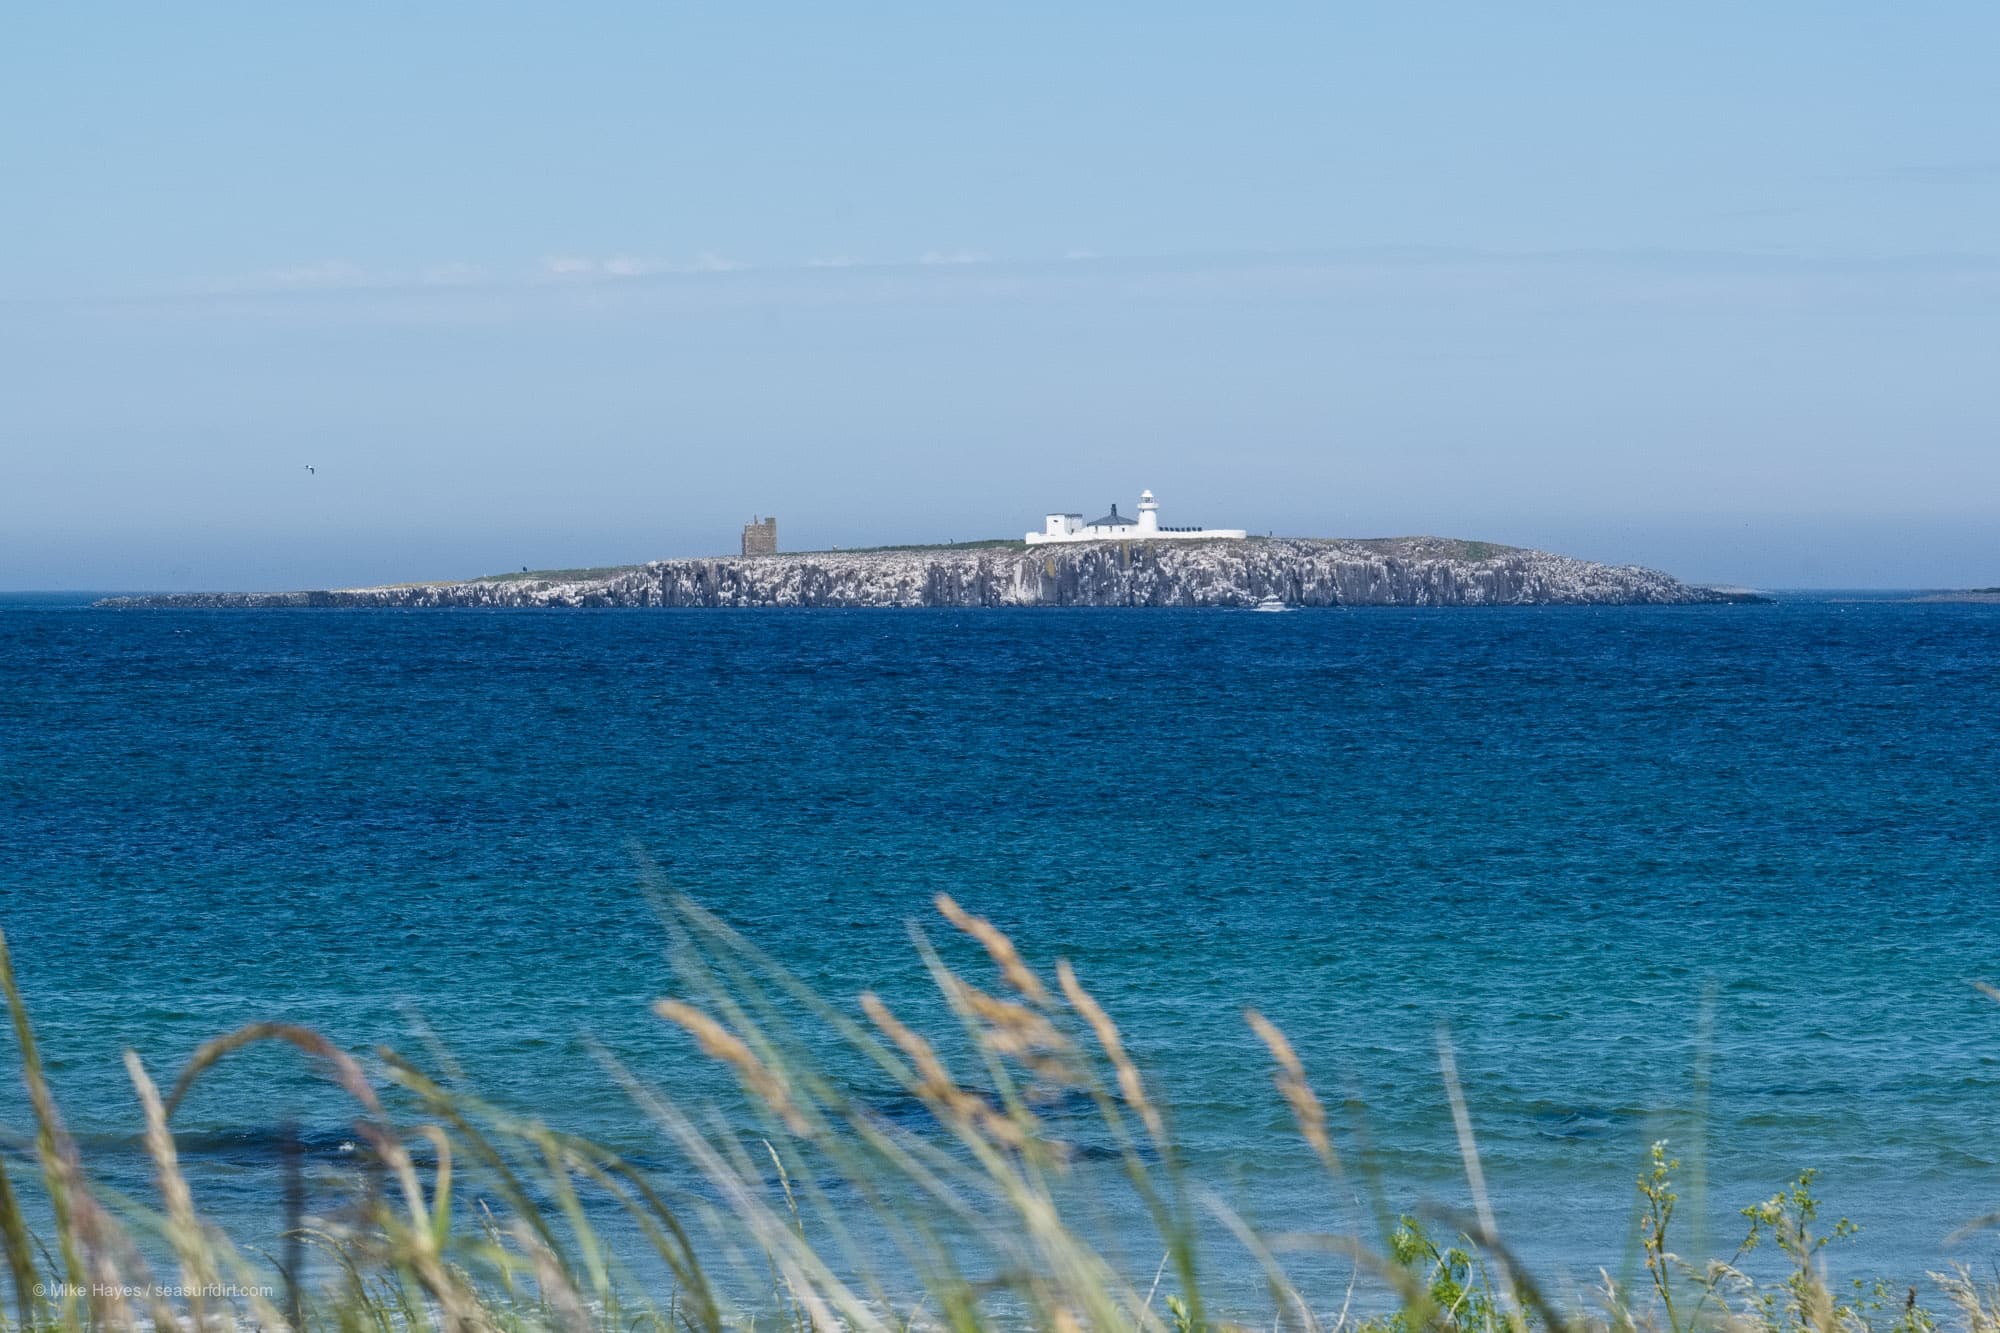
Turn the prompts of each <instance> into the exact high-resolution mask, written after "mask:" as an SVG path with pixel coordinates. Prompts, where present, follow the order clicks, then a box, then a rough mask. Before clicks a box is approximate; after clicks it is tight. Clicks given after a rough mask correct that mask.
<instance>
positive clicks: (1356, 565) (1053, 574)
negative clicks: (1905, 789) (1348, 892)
mask: <svg viewBox="0 0 2000 1333" xmlns="http://www.w3.org/2000/svg"><path fill="white" fill-rule="evenodd" d="M1266 598H1276V599H1278V600H1279V601H1281V602H1283V603H1285V604H1286V605H1288V606H1299V607H1345V606H1409V607H1434V606H1438V607H1441V606H1550V605H1565V606H1625V605H1644V606H1681V605H1697V604H1726V603H1740V602H1756V601H1761V600H1763V599H1762V598H1760V597H1758V596H1757V595H1756V594H1754V593H1748V592H1744V591H1742V590H1737V589H1719V588H1707V587H1700V586H1697V585H1693V584H1688V583H1683V582H1681V581H1680V580H1678V579H1675V578H1673V577H1671V576H1670V575H1667V574H1662V573H1660V572H1659V571H1657V570H1651V569H1642V568H1639V567H1637V566H1634V565H1604V564H1598V563H1596V562H1594V561H1590V560H1579V559H1576V558H1574V557H1572V556H1564V555H1553V554H1550V553H1549V552H1546V551H1534V550H1528V549H1524V548H1521V547H1515V546H1499V545H1495V544H1493V543H1490V542H1476V541H1459V540H1454V539H1450V538H1443V537H1393V538H1372V539H1361V538H1340V539H1333V538H1293V537H1270V538H1265V537H1253V538H1249V539H1247V540H1216V541H1187V540H1175V541H1146V540H1114V541H1084V542H1074V543H1065V544H1062V545H1055V546H1035V547H1032V548H1031V547H1030V546H1029V545H1028V544H1027V543H1026V542H1022V541H1012V542H1008V541H993V542H977V543H960V544H955V545H951V546H913V547H884V548H879V549H872V550H859V551H804V552H797V553H788V554H783V555H778V554H769V555H747V556H731V557H719V558H712V559H687V560H655V561H651V562H648V563H646V564H638V565H620V566H614V567H610V568H602V569H577V570H547V571H541V572H538V573H531V572H527V571H523V572H522V573H519V574H502V575H492V576H488V577H485V578H476V579H468V580H464V581H461V582H442V583H401V584H392V585H385V586H382V587H374V588H341V589H333V590H327V591H315V592H273V593H160V594H154V595H148V596H138V597H114V598H107V599H105V600H104V601H103V602H101V603H100V605H105V606H114V607H222V608H228V607H240V608H265V607H348V608H366V607H473V608H479V607H484V608H539V607H550V608H563V607H1051V606H1085V607H1091V606H1102V607H1109V606H1131V607H1139V606H1177V607H1252V606H1256V605H1257V604H1258V603H1259V602H1261V601H1263V600H1264V599H1266Z"/></svg>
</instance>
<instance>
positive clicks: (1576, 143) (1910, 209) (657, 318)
mask: <svg viewBox="0 0 2000 1333" xmlns="http://www.w3.org/2000/svg"><path fill="white" fill-rule="evenodd" d="M586 19H587V21H586ZM14 26H15V28H16V29H18V31H17V33H16V34H15V37H16V40H13V41H11V42H10V43H9V45H8V47H7V48H6V49H5V50H4V51H0V74H4V76H5V77H4V79H0V86H4V89H5V91H0V98H4V99H7V103H8V105H7V109H8V110H10V111H12V113H13V114H11V115H9V116H8V117H6V125H7V127H6V128H5V129H3V130H0V151H3V152H4V158H0V160H4V163H5V165H6V167H7V170H8V174H9V178H10V181H11V182H12V183H13V184H14V186H15V188H16V190H17V192H18V197H20V198H21V199H23V200H27V201H32V206H31V207H27V208H24V209H22V210H19V216H18V217H17V218H16V219H15V226H14V227H13V228H12V229H11V230H12V232H13V233H14V234H13V235H12V237H11V238H10V239H11V242H12V243H11V245H10V246H9V247H7V249H6V250H5V252H4V253H0V353H4V355H5V356H6V358H7V362H8V365H9V368H10V372H11V373H10V375H9V380H10V384H9V391H8V393H7V395H6V396H5V398H4V400H0V401H4V404H5V405H4V407H0V439H4V441H5V446H4V449H0V588H5V589H18V590H28V589H73V588H106V589H112V588H115V589H140V588H143V589H149V590H163V591H171V590H186V589H243V590H265V589H279V588H298V587H328V586H343V585H358V584H370V583H381V582H391V581H414V580H426V579H438V578H453V577H468V576H474V575H479V574H487V573H496V572H500V571H504V570H509V569H519V568H520V567H522V566H523V565H527V566H531V567H535V568H547V567H576V566H585V565H596V564H613V563H627V562H636V561H642V560H647V559H656V558H669V557H676V556H690V555H716V554H727V553H730V552H732V551H734V549H735V546H736V540H737V531H738V528H739V527H740V525H741V524H742V523H743V522H744V521H746V520H747V519H749V518H750V517H751V515H752V514H776V515H777V516H778V518H779V521H780V530H779V531H780V541H781V545H782V547H783V548H785V549H793V550H797V549H807V548H822V549H823V548H827V547H832V546H844V547H851V546H871V545H885V544H900V543H918V542H935V541H945V540H967V539H975V538H991V537H1018V536H1019V535H1020V534H1021V533H1022V532H1024V531H1026V530H1028V529H1029V528H1032V527H1036V526H1038V525H1039V521H1040V516H1041V515H1042V513H1043V512H1045V511H1046V510H1049V509H1055V508H1062V509H1078V510H1087V511H1090V512H1092V513H1097V512H1102V508H1103V507H1104V506H1106V505H1108V504H1110V503H1112V502H1114V501H1115V502H1118V503H1120V504H1121V505H1124V504H1129V503H1132V502H1134V501H1136V498H1137V494H1138V491H1139V490H1140V489H1141V488H1142V487H1150V488H1151V489H1153V490H1154V491H1155V492H1157V493H1158V495H1159V497H1160V501H1161V504H1162V507H1163V519H1164V521H1166V522H1169V523H1206V524H1210V525H1226V526H1242V527H1246V528H1249V529H1250V530H1252V531H1255V532H1266V531H1275V532H1277V533H1279V534H1282V535H1295V536H1379V535H1402V534H1416V533H1432V534H1436V535H1441V536H1451V537H1466V538H1475V539H1482V540H1489V541H1495V542H1503V543H1507V544H1512V545H1520V546H1533V547H1540V548H1544V549H1549V550H1556V551H1561V552H1565V553H1569V554H1574V555H1579V556H1584V557H1587V558H1591V559H1597V560H1604V561H1607V562H1611V563H1619V564H1642V565H1648V566H1652V567H1655V568H1660V569H1664V570H1666V571H1668V572H1670V573H1672V574H1675V575H1677V576H1679V577H1682V578H1685V579H1688V580H1690V581H1694V582H1702V583H1738V584H1745V585H1750V586H1756V587H1766V588H1814V587H1820V588H1867V587H1879V588H1934V587H1957V586H1990V585H1994V584H2000V448H1996V447H1995V444H1996V440H2000V401H1996V399H1995V396H1994V395H1993V394H1992V392H1991V390H1990V387H1989V381H1990V380H1991V378H1992V373H1991V368H1990V366H1989V364H1988V362H1989V361H1990V359H1991V355H1990V350H1989V349H1990V348H1991V347H1993V346H1994V345H1996V344H2000V301H1996V299H1995V298H1996V297H2000V247H1997V246H1996V245H1995V243H1994V241H1993V238H1994V237H1995V236H2000V159H1996V158H1995V156H1994V153H1993V149H1992V148H1991V146H1990V143H1989V138H1990V134H1989V127H1990V125H1991V124H1992V123H1993V122H1994V117H1995V115H1996V114H1997V113H2000V91H1996V89H1995V86H1994V85H1993V83H1992V81H1991V78H1990V73H1989V70H1988V59H1987V53H1988V52H1990V51H1991V50H1992V49H1994V47H1995V45H1996V41H2000V11H1995V10H1991V9H1989V8H1986V7H1981V6H1977V5H1973V4H1969V3H1965V4H1944V5H1940V6H1935V7H1929V8H1927V9H1925V10H1924V11H1922V12H1916V13H1912V12H1895V13H1889V12H1879V13H1878V12H1874V11H1871V10H1865V9H1855V10H1828V9H1824V8H1821V7H1814V6H1808V5H1805V4H1778V5H1773V6H1769V7H1760V8H1759V9H1758V10H1757V11H1756V12H1754V13H1753V12H1744V11H1741V10H1738V9H1734V8H1730V7H1726V6H1721V5H1691V6H1686V7H1681V8H1678V9H1676V10H1674V11H1672V12H1671V13H1668V12H1656V13H1641V12H1618V13H1612V12H1593V11H1584V12H1577V11H1573V10H1566V9H1557V8H1553V7H1532V8H1524V9H1520V10H1510V11H1508V12H1507V13H1505V14H1501V13H1497V12H1490V11H1488V10H1485V9H1482V8H1480V7H1477V6H1472V5H1446V6H1442V7H1439V8H1436V9H1433V10H1426V11H1423V12H1421V13H1418V12H1415V11H1400V10H1398V11H1389V12H1379V13H1358V12H1357V13H1333V12H1323V11H1321V10H1319V9H1317V8H1314V7H1306V6H1298V7H1292V6H1272V7H1269V8H1266V9H1261V10H1259V11H1257V12H1256V13H1254V14H1232V15H1221V14H1213V13H1201V12H1197V11H1193V10H1183V9H1177V8H1173V7H1165V8H1162V9H1160V10H1158V11H1156V12H1152V13H1150V14H1149V17H1148V21H1147V22H1146V23H1144V24H1139V23H1136V22H1128V21H1124V20H1123V19H1121V17H1120V16H1119V15H1117V14H1114V13H1109V12H1094V13H1092V12H1086V13H1077V12H1072V11H1069V10H1056V9H1054V8H1039V7H1034V6H1029V7H1013V8H1009V9H1006V10H968V11H964V12H954V13H953V14H950V15H945V14H942V13H935V12H931V11H929V10H926V9H922V8H918V7H910V8H897V7H889V8H883V9H877V10H872V11H870V12H869V14H868V15H866V16H865V17H855V16H849V17H845V18H843V17H838V16H834V15H830V14H827V13H823V12H819V11H816V10H812V9H808V8H793V7H787V6H775V7H771V8H769V9H767V10H764V11H760V12H759V13H757V14H750V13H747V12H731V13H726V14H717V13H701V12H697V11H691V10H690V11H683V10H674V9H668V8H657V7H653V6H637V5H630V6H628V5H607V6H603V7H599V8H595V9H593V10H591V11H590V13H589V14H588V15H587V16H579V15H577V14H565V15H561V16H532V15H528V14H524V13H520V12H514V11H504V12H494V11H488V10H486V9H484V8H475V7H471V6H449V5H447V6H440V7H437V8H434V9H427V10H425V11H424V12H422V13H408V12H405V11H403V10H400V9H396V8H394V7H388V6H375V5H368V4H361V5H357V6H353V7H350V8H345V9H343V10H341V11H340V12H338V13H294V12H285V13H279V12H276V11H272V12H256V11H233V12H219V11H218V12H208V13H179V12H174V13H169V12H166V11H153V10H146V9H142V8H139V7H136V6H134V7H131V8H130V9H129V10H128V11H125V17H124V18H123V19H122V20H121V21H120V22H116V23H111V22H99V21H94V20H93V19H92V18H91V17H90V16H88V15H85V14H83V13H80V12H76V13H72V12H63V11H44V12H37V13H33V14H27V15H23V16H21V17H20V18H18V19H17V21H16V24H15V25H14ZM308 467H310V468H311V469H312V471H308Z"/></svg>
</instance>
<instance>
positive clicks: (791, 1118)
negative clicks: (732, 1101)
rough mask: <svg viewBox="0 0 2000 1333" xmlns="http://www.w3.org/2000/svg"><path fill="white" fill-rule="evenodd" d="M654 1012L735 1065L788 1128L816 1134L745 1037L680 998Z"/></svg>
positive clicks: (707, 1050)
mask: <svg viewBox="0 0 2000 1333" xmlns="http://www.w3.org/2000/svg"><path fill="white" fill-rule="evenodd" d="M653 1012H654V1013H655V1014H657V1015H659V1016H660V1017H661V1018H664V1019H665V1020H666V1021H667V1022H669V1023H672V1024H674V1025H676V1026H678V1027H680V1028H681V1029H683V1030H684V1031H686V1032H687V1033H688V1035H690V1036H692V1037H693V1038H694V1039H695V1043H696V1044H697V1045H699V1046H700V1047H701V1049H702V1053H703V1054H704V1055H706V1056H708V1057H709V1058H710V1059H712V1060H720V1061H721V1062H722V1063H723V1064H726V1065H728V1066H729V1067H730V1068H731V1069H734V1070H735V1071H736V1076H737V1078H739V1079H741V1080H742V1081H743V1085H744V1086H745V1087H747V1088H749V1089H750V1091H751V1092H753V1093H755V1094H756V1095H757V1096H758V1097H760V1098H762V1099H763V1101H764V1104H765V1105H767V1106H769V1107H770V1108H771V1110H772V1111H773V1112H774V1113H775V1114H776V1115H777V1117H778V1118H779V1119H780V1120H782V1121H784V1122H785V1128H786V1129H789V1130H791V1131H792V1133H794V1134H797V1135H799V1136H800V1137H801V1138H807V1137H810V1136H811V1135H812V1132H813V1131H812V1122H811V1121H809V1120H807V1119H806V1116H805V1113H804V1112H803V1111H801V1110H800V1109H799V1107H798V1103H797V1102H795V1101H793V1100H792V1091H791V1088H790V1086H789V1085H787V1084H786V1082H785V1080H784V1079H783V1078H782V1077H780V1076H779V1074H778V1073H777V1072H776V1071H775V1070H773V1069H772V1068H771V1067H770V1066H768V1065H766V1064H765V1063H764V1062H763V1061H762V1060H759V1059H758V1058H757V1056H756V1053H755V1052H753V1051H752V1050H751V1049H750V1048H749V1046H747V1045H745V1044H744V1042H743V1039H742V1038H741V1037H739V1036H737V1035H736V1034H735V1033H733V1032H731V1031H730V1030H729V1029H728V1028H726V1027H724V1026H722V1024H721V1023H719V1022H717V1021H716V1020H715V1019H713V1018H711V1017H709V1016H708V1015H707V1014H705V1013H703V1012H702V1011H701V1010H699V1009H697V1008H695V1007H694V1006H693V1005H691V1004H683V1003H682V1002H681V1001H679V1000H660V1001H657V1002H656V1003H655V1004H654V1005H653Z"/></svg>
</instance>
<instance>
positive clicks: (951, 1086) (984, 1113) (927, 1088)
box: [861, 991, 1027, 1148]
mask: <svg viewBox="0 0 2000 1333" xmlns="http://www.w3.org/2000/svg"><path fill="white" fill-rule="evenodd" d="M861 1009H862V1012H864V1013H866V1014H867V1015H868V1021H869V1022H871V1023H873V1024H874V1025H875V1026H876V1027H878V1028H880V1029H881V1030H882V1033H883V1035H884V1036H886V1037H888V1038H889V1040H890V1041H892V1042H894V1043H895V1044H896V1049H898V1050H900V1051H901V1052H902V1053H903V1054H904V1055H905V1056H906V1057H907V1058H908V1059H909V1061H910V1063H911V1064H912V1065H914V1066H916V1071H917V1088H916V1094H917V1096H918V1097H919V1098H920V1099H922V1100H923V1101H925V1102H927V1103H929V1104H930V1105H931V1106H933V1107H935V1108H937V1109H940V1110H943V1111H946V1112H949V1113H950V1114H951V1115H952V1116H954V1117H955V1118H957V1119H958V1120H960V1121H962V1122H964V1123H966V1124H968V1125H971V1126H973V1127H975V1128H977V1129H979V1130H980V1131H982V1132H983V1133H985V1135H986V1136H987V1137H988V1138H990V1139H992V1140H993V1141H994V1142H995V1143H998V1144H1001V1145H1003V1146H1005V1147H1009V1148H1020V1147H1024V1146H1026V1143H1027V1135H1026V1134H1025V1133H1023V1132H1022V1129H1021V1127H1020V1126H1019V1125H1017V1124H1015V1123H1014V1122H1013V1121H1012V1120H1011V1119H1009V1118H1008V1117H1006V1116H1004V1115H1002V1114H1001V1113H1000V1112H998V1111H996V1110H994V1109H993V1107H992V1106H990V1105H988V1104H987V1102H986V1100H985V1099H984V1098H982V1097H979V1096H976V1095H974V1094H973V1093H970V1092H967V1091H966V1090H965V1089H964V1088H961V1087H959V1086H958V1083H957V1082H956V1081H955V1080H954V1079H953V1078H952V1076H951V1072H950V1071H949V1070H947V1069H946V1068H945V1067H944V1061H942V1060H940V1059H938V1056H937V1052H936V1051H935V1050H933V1049H931V1044H930V1043H929V1042H928V1041H925V1040H924V1039H923V1037H922V1036H920V1035H919V1034H918V1033H916V1032H914V1031H912V1030H911V1029H910V1028H909V1027H907V1026H905V1025H904V1023H903V1021H902V1020H901V1019H899V1018H897V1017H896V1016H895V1015H894V1014H893V1013H891V1012H890V1011H889V1006H888V1005H886V1004H884V1003H882V997H881V996H879V995H877V994H875V993H874V992H873V991H864V992H862V995H861Z"/></svg>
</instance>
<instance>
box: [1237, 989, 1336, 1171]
mask: <svg viewBox="0 0 2000 1333" xmlns="http://www.w3.org/2000/svg"><path fill="white" fill-rule="evenodd" d="M1243 1017H1244V1018H1245V1019H1247V1020H1248V1021H1249V1023H1250V1030H1251V1031H1253V1032H1255V1033H1256V1034H1257V1037H1258V1039H1259V1040H1260V1041H1262V1042H1263V1043H1264V1045H1265V1046H1266V1047H1268V1048H1269V1049H1270V1052H1271V1058H1272V1059H1274V1060H1276V1061H1277V1062H1278V1068H1277V1070H1276V1072H1275V1073H1273V1074H1272V1075H1271V1081H1272V1082H1273V1083H1274V1084H1276V1085H1277V1088H1278V1095H1279V1096H1281V1097H1283V1098H1284V1099H1285V1104H1286V1105H1287V1106H1289V1107H1291V1108H1292V1118H1293V1119H1294V1120H1296V1121H1298V1125H1299V1133H1300V1134H1301V1135H1303V1136H1304V1137H1305V1141H1306V1142H1307V1143H1308V1144H1310V1145H1311V1147H1312V1150H1313V1151H1314V1152H1315V1153H1317V1154H1319V1159H1320V1160H1321V1161H1322V1162H1325V1163H1326V1164H1327V1166H1328V1167H1329V1168H1330V1169H1333V1170H1338V1169H1339V1165H1340V1159H1339V1158H1338V1157H1336V1156H1335V1155H1334V1151H1333V1141H1332V1140H1331V1139H1329V1138H1328V1137H1327V1133H1326V1108H1325V1107H1324V1106H1323V1105H1321V1103H1320V1100H1319V1095H1318V1094H1317V1093H1315V1092H1314V1091H1313V1089H1312V1084H1311V1082H1309V1081H1308V1080H1307V1078H1306V1070H1305V1066H1304V1065H1303V1064H1301V1063H1300V1062H1299V1055H1298V1052H1297V1051H1295V1050H1293V1049H1292V1043H1291V1040H1290V1039H1289V1038H1288V1037H1286V1036H1285V1034H1284V1033H1283V1032H1282V1031H1280V1030H1279V1028H1278V1025H1277V1024H1275V1023H1273V1022H1272V1021H1271V1020H1270V1019H1268V1018H1266V1017H1264V1015H1262V1014H1260V1013H1258V1012H1257V1011H1256V1010H1255V1009H1245V1010H1244V1011H1243Z"/></svg>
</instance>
